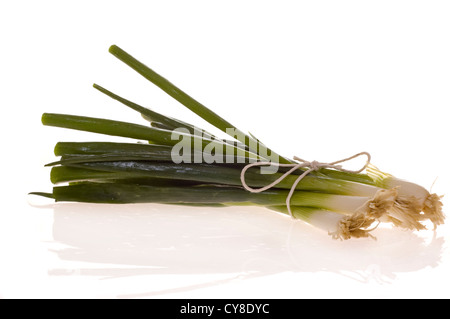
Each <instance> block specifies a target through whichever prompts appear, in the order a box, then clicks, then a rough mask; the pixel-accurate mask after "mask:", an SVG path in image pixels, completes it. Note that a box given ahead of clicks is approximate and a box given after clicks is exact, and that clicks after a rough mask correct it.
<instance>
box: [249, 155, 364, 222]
mask: <svg viewBox="0 0 450 319" xmlns="http://www.w3.org/2000/svg"><path fill="white" fill-rule="evenodd" d="M363 155H365V156H367V161H366V163H365V164H364V166H363V167H362V168H361V169H359V170H356V171H354V170H348V169H345V168H343V167H342V165H338V164H340V163H343V162H347V161H350V160H352V159H354V158H356V157H359V156H363ZM370 159H371V157H370V154H369V153H367V152H361V153H358V154H355V155H353V156H350V157H347V158H344V159H341V160H339V161H335V162H331V163H322V162H318V161H311V162H308V161H305V160H304V159H301V158H299V157H297V156H294V160H296V161H297V162H298V163H292V164H279V163H272V162H255V163H250V164H248V165H246V166H245V167H244V168H243V169H242V171H241V182H242V186H243V187H244V188H245V189H246V190H247V191H249V192H251V193H261V192H264V191H266V190H268V189H270V188H272V187H274V186H275V185H277V184H278V183H280V182H281V181H283V180H284V179H285V178H286V177H287V176H289V175H291V174H292V173H293V172H294V171H296V170H298V169H300V168H305V167H307V168H308V169H307V170H306V171H304V172H303V173H302V174H301V175H300V176H299V177H298V178H297V179H296V180H295V182H294V183H293V184H292V187H291V189H290V191H289V194H288V196H287V197H286V206H287V209H288V212H289V215H290V216H291V217H293V218H294V215H293V214H292V211H291V204H290V203H291V198H292V195H293V194H294V191H295V189H296V188H297V185H298V183H300V181H301V180H302V179H303V178H304V177H305V176H306V175H308V174H309V173H311V172H313V171H317V170H319V169H321V168H331V169H335V170H338V171H341V172H346V173H355V174H357V173H361V172H362V171H363V170H365V169H366V167H367V166H368V165H369V164H370ZM270 165H276V166H278V167H291V169H290V170H289V171H287V172H286V173H284V174H283V175H281V176H280V177H279V178H278V179H276V180H275V181H273V182H272V183H270V184H269V185H266V186H264V187H261V188H252V187H250V186H248V185H247V183H246V182H245V173H246V172H247V170H248V169H249V168H252V167H255V166H270Z"/></svg>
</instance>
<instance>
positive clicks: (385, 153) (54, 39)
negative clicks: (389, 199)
mask: <svg viewBox="0 0 450 319" xmlns="http://www.w3.org/2000/svg"><path fill="white" fill-rule="evenodd" d="M281 3H282V4H281ZM24 8H27V10H24ZM174 8H176V10H175V9H174ZM448 16H450V9H449V4H448V3H446V2H433V3H430V2H426V1H417V2H414V3H411V2H410V1H395V2H392V1H378V2H376V3H371V4H369V3H363V2H360V1H339V2H335V1H330V2H322V1H321V2H320V3H319V2H310V1H304V2H303V1H281V2H280V4H279V5H278V2H277V5H275V4H274V2H265V1H246V2H245V4H244V3H242V2H241V1H228V2H227V5H225V4H223V5H218V4H217V3H213V2H210V1H189V4H187V2H185V1H165V2H164V4H162V3H161V2H151V1H148V2H139V1H131V0H130V1H129V2H127V4H126V6H125V5H124V4H123V2H114V1H107V2H103V1H95V2H92V1H79V2H78V3H77V6H70V5H69V4H65V3H64V4H63V3H61V2H58V1H40V2H33V1H20V2H2V3H1V4H0V27H1V29H2V30H7V32H4V34H3V38H2V43H1V46H2V50H1V52H0V54H1V59H0V69H1V70H2V72H1V73H0V84H1V88H2V94H1V101H2V102H1V104H2V110H3V113H2V114H3V120H2V125H1V126H0V130H1V136H2V153H1V156H0V161H1V164H2V166H1V167H2V183H1V184H0V185H1V186H0V187H1V196H2V197H1V198H2V206H1V209H0V297H4V298H16V297H19V298H21V297H25V298H34V297H38V298H72V297H74V298H84V297H87V298H172V297H176V298H308V297H310V298H315V297H331V298H334V297H344V298H347V297H361V298H370V297H374V298H379V297H388V298H402V297H414V298H417V297H423V298H436V297H437V298H441V297H445V298H448V297H450V293H449V289H448V287H449V286H450V271H449V269H450V258H449V257H450V255H449V250H448V246H449V240H450V235H449V234H450V232H449V230H450V229H449V226H448V225H447V224H446V225H443V226H440V227H439V228H438V229H437V231H436V232H435V233H434V232H433V231H431V230H430V231H426V232H411V231H402V230H399V229H392V228H390V227H382V226H380V227H379V228H378V229H376V230H375V231H374V235H375V236H376V237H377V238H378V239H377V240H376V241H374V240H371V239H359V240H349V241H333V240H332V239H331V238H330V237H329V236H328V235H327V234H326V233H324V232H322V231H320V230H317V229H314V228H312V227H310V226H309V225H307V224H305V223H303V222H301V221H294V220H291V219H290V218H288V217H287V216H283V215H279V214H277V213H274V212H271V211H268V210H266V209H263V208H258V207H237V208H236V207H230V208H220V209H218V208H193V207H181V206H164V205H156V204H148V205H144V204H139V205H118V206H114V205H91V204H74V203H60V204H52V203H49V201H41V200H37V199H36V198H34V197H32V196H27V195H26V194H27V193H28V192H30V191H49V190H50V189H51V184H50V182H49V181H48V174H49V170H48V169H47V168H43V165H44V164H45V163H48V162H51V161H53V160H54V157H53V156H52V148H53V146H54V144H55V143H56V142H57V141H90V140H100V141H105V140H113V141H114V140H116V138H109V137H105V136H97V135H93V134H89V133H80V132H72V131H66V130H60V129H55V128H48V127H43V126H42V125H41V124H40V116H41V114H42V113H43V112H58V113H69V114H79V115H88V116H98V117H107V118H112V119H118V120H124V121H133V122H136V123H141V124H145V122H144V121H143V120H142V119H141V118H140V117H139V115H138V114H135V113H133V112H132V111H130V110H127V109H125V108H123V107H122V106H120V105H119V104H117V103H116V102H114V101H112V100H110V99H108V98H105V97H103V96H102V95H101V94H100V93H98V92H95V90H94V89H92V87H91V85H92V83H93V82H96V83H98V84H100V85H104V86H105V87H106V88H108V89H111V90H112V91H115V92H117V93H118V94H121V95H123V96H124V97H127V98H130V99H131V100H135V101H136V102H137V103H142V104H144V105H146V106H150V107H153V108H154V109H155V110H156V111H161V112H162V113H164V114H167V115H170V116H175V117H180V118H181V119H183V120H185V121H188V122H193V123H194V124H197V125H199V126H201V127H205V128H207V129H210V127H209V126H208V125H205V124H204V122H203V121H201V120H199V119H198V117H196V116H194V115H192V114H190V112H188V111H187V110H185V109H184V108H183V107H182V106H180V105H179V104H178V103H176V102H174V101H173V100H172V99H170V98H168V97H167V96H166V95H165V94H163V93H161V91H159V90H158V89H155V88H154V87H153V86H151V85H149V84H148V83H146V81H145V80H143V79H142V78H140V77H139V76H137V75H136V74H135V73H134V72H132V71H130V70H129V69H128V68H126V67H125V66H124V65H122V64H121V63H120V62H119V61H117V60H115V59H114V58H113V57H111V56H110V55H109V54H108V53H107V49H108V46H109V45H111V44H114V43H115V44H118V45H120V46H122V47H123V48H124V49H126V50H128V51H130V52H131V53H133V54H135V55H136V57H138V58H139V59H141V60H142V61H143V62H144V63H146V64H149V66H151V67H153V68H155V70H157V71H158V72H160V73H161V74H163V75H164V76H166V77H167V78H169V79H170V80H171V81H173V82H174V83H175V84H177V85H179V86H180V87H181V88H182V89H184V90H186V91H187V92H189V93H190V94H191V95H192V96H194V97H196V98H197V99H199V100H200V101H201V102H203V103H205V104H206V105H207V106H209V107H211V108H212V109H213V110H214V111H216V112H217V113H219V114H220V115H221V116H223V117H224V118H226V119H229V120H230V122H232V123H235V124H236V125H237V126H238V127H239V128H241V129H243V130H250V131H251V132H252V133H254V134H255V135H256V136H258V138H260V139H261V140H263V141H264V142H265V143H266V144H267V145H269V146H273V148H274V149H276V150H277V151H278V152H279V153H282V154H285V155H286V156H294V155H297V156H300V157H302V158H305V159H307V160H318V161H324V162H326V161H334V160H338V159H341V158H344V157H347V156H350V155H352V154H355V153H358V152H360V151H368V152H370V153H371V155H372V159H373V163H374V164H375V165H377V166H379V167H380V169H382V170H386V171H388V172H390V173H393V174H395V175H396V176H397V177H400V178H405V179H407V180H410V181H413V182H416V183H419V184H421V185H423V186H425V187H427V188H429V187H432V188H433V191H434V192H437V193H438V194H446V195H447V196H448V194H449V191H450V183H449V181H450V171H449V169H448V165H449V163H450V156H449V147H448V137H449V136H450V134H449V133H450V129H449V125H448V121H449V120H448V119H449V117H448V114H447V113H448V112H447V109H448V106H449V105H450V97H449V95H448V88H449V86H450V82H449V77H448V74H450V60H449V59H448V57H449V56H450V43H449V42H448V41H445V39H448V38H449V35H450V34H449V33H450V31H449V30H450V20H449V19H448ZM213 132H214V133H215V131H213ZM436 178H437V179H436ZM433 183H434V184H433ZM432 185H433V186H432ZM443 200H444V212H445V213H446V215H448V207H449V204H450V203H449V202H448V198H447V197H444V199H443ZM447 223H448V221H447Z"/></svg>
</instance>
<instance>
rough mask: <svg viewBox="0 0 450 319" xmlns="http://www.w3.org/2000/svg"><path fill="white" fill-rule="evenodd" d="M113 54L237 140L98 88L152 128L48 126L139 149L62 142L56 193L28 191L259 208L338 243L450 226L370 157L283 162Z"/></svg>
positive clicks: (79, 119)
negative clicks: (388, 228) (391, 228)
mask: <svg viewBox="0 0 450 319" xmlns="http://www.w3.org/2000/svg"><path fill="white" fill-rule="evenodd" d="M109 51H110V53H112V54H113V55H114V56H116V57H117V58H118V59H119V60H121V61H122V62H124V63H125V64H127V65H128V66H130V67H131V68H132V69H134V70H135V71H136V72H138V73H139V74H140V75H142V76H143V77H144V78H146V79H147V80H149V81H150V82H152V83H153V84H155V85H156V86H158V87H159V88H160V89H162V90H163V91H164V92H166V93H167V94H168V95H170V96H171V97H172V98H174V99H175V100H177V101H178V102H180V103H181V104H182V105H184V106H185V107H187V108H188V109H189V110H191V111H192V112H194V113H195V114H197V115H198V116H200V117H201V118H203V119H204V120H205V121H207V122H209V123H210V124H212V125H213V126H215V127H216V128H218V129H219V130H221V131H223V132H225V133H227V134H228V135H230V136H231V137H232V139H222V138H217V137H215V136H214V135H213V134H211V133H209V132H207V131H205V130H203V129H199V128H197V127H195V126H194V125H191V124H189V123H186V122H184V121H181V120H178V119H175V118H172V117H168V116H165V115H163V114H160V113H157V112H155V111H153V110H151V109H148V108H145V107H143V106H141V105H138V104H136V103H134V102H131V101H129V100H127V99H125V98H123V97H121V96H119V95H117V94H114V93H112V92H110V91H109V90H107V89H105V88H103V87H101V86H99V85H97V84H94V88H96V89H97V90H99V91H100V92H102V93H104V94H105V95H107V96H109V97H110V98H112V99H114V100H116V101H118V102H120V103H122V104H124V105H126V106H128V107H129V108H131V109H133V110H135V111H137V112H138V113H140V114H141V116H142V117H143V118H144V119H146V120H147V121H149V122H150V124H151V125H150V126H146V125H138V124H133V123H127V122H122V121H114V120H108V119H100V118H92V117H85V116H75V115H66V114H51V113H44V114H43V116H42V123H43V124H44V125H48V126H55V127H61V128H68V129H74V130H80V131H87V132H93V133H99V134H107V135H112V136H120V137H126V138H131V139H135V140H138V143H136V142H135V143H118V142H59V143H57V145H56V146H55V150H54V152H55V155H56V156H59V157H60V158H59V160H58V161H55V162H53V163H50V164H47V166H50V167H52V169H51V174H50V179H51V181H52V183H54V184H58V185H56V186H54V187H53V191H52V192H51V193H44V192H32V193H31V194H35V195H40V196H45V197H49V198H52V199H54V200H55V201H57V202H62V201H71V202H89V203H114V204H120V203H163V204H172V205H175V204H176V205H194V206H211V207H223V206H243V205H258V206H261V207H266V208H268V209H270V210H273V211H275V212H279V213H284V214H287V215H290V216H291V217H292V218H295V219H300V220H303V221H305V222H307V223H309V224H311V225H313V226H316V227H318V228H321V229H324V230H326V231H328V233H329V234H330V235H331V236H332V237H333V238H335V239H349V238H352V237H356V238H358V237H373V236H372V235H371V234H370V232H371V231H372V230H373V229H374V228H376V227H377V226H378V225H379V224H380V223H391V224H393V225H395V226H398V227H402V228H406V229H412V230H422V229H425V225H424V222H425V221H427V220H428V221H431V222H432V223H433V225H434V227H436V226H437V225H439V224H442V223H443V222H444V215H443V213H442V203H441V201H440V199H441V197H440V196H438V195H436V194H430V193H429V192H428V191H427V190H426V189H425V188H423V187H421V186H419V185H417V184H414V183H412V182H408V181H405V180H401V179H398V178H396V177H394V176H393V175H391V174H387V173H384V172H382V171H380V170H379V169H377V168H376V167H375V166H374V165H372V164H371V163H370V155H369V154H368V153H366V152H362V153H358V154H356V155H354V156H352V157H349V158H346V159H343V160H339V161H336V162H332V163H320V162H317V161H311V162H308V161H305V160H302V159H300V158H297V157H294V158H293V159H289V158H288V157H283V156H281V155H279V154H277V153H275V152H274V151H272V150H271V149H269V148H268V147H267V146H265V145H264V144H263V143H262V142H261V141H259V140H258V139H257V138H255V137H254V136H253V135H251V134H250V133H249V134H245V133H244V132H242V131H240V130H239V129H237V128H236V127H235V126H233V125H232V124H231V123H229V122H228V121H226V120H224V119H223V118H221V117H220V116H218V115H217V114H216V113H214V112H212V111H211V110H210V109H208V108H207V107H205V106H204V105H202V104H201V103H199V102H198V101H196V100H195V99H193V98H192V97H190V96H189V95H188V94H186V93H185V92H183V91H182V90H180V89H179V88H178V87H176V86H175V85H173V84H172V83H171V82H169V81H168V80H166V79H165V78H163V77H162V76H160V75H159V74H157V73H156V72H155V71H153V70H152V69H150V68H148V67H147V66H146V65H144V64H143V63H141V62H139V61H138V60H137V59H135V58H134V57H132V56H131V55H129V54H128V53H127V52H125V51H123V50H122V49H120V48H119V47H118V46H115V45H113V46H111V47H110V49H109ZM142 141H145V143H142ZM363 155H365V156H367V162H366V164H365V165H364V166H363V167H362V168H361V169H360V170H357V171H352V170H348V169H345V168H344V167H343V165H344V164H343V163H344V162H346V161H349V160H352V159H353V158H355V157H358V156H363ZM339 164H340V165H339ZM363 171H364V172H363ZM61 184H62V185H61Z"/></svg>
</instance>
